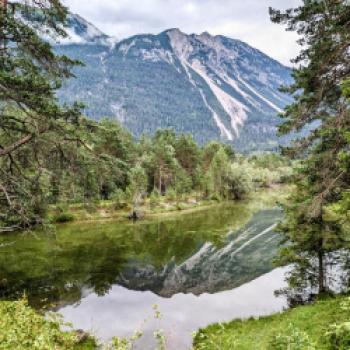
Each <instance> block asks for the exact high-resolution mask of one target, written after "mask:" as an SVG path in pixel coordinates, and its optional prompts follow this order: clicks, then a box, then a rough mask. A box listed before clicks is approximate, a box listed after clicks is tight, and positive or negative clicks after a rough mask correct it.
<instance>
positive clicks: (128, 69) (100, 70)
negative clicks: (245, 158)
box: [55, 16, 292, 150]
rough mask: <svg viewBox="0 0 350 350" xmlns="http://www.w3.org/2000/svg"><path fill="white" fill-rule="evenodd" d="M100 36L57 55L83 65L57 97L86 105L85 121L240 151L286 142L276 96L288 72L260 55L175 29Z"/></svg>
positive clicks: (281, 101) (235, 43)
mask: <svg viewBox="0 0 350 350" xmlns="http://www.w3.org/2000/svg"><path fill="white" fill-rule="evenodd" d="M75 18H76V19H77V20H78V22H79V21H82V20H83V19H82V18H81V17H79V16H78V17H75ZM75 23H76V21H75ZM86 23H88V22H86ZM86 23H85V26H87V31H89V29H90V28H89V26H88V25H86ZM76 28H84V25H80V26H79V25H76V27H75V28H74V29H75V33H76V32H77V31H76ZM100 33H102V32H100ZM102 34H103V33H102ZM81 35H83V36H84V33H81ZM103 35H104V36H103V37H101V36H100V37H98V38H96V37H93V39H92V40H91V41H88V40H86V35H85V37H84V38H85V39H84V40H81V42H72V43H65V44H64V45H56V47H55V48H56V50H57V51H58V52H59V53H64V54H67V55H68V56H71V57H74V58H77V59H80V60H82V61H85V64H86V66H85V68H84V69H80V68H78V69H77V70H76V76H77V77H78V78H77V79H75V81H73V80H71V81H68V82H67V83H65V85H64V88H63V89H62V91H60V93H59V97H60V98H61V99H62V100H63V101H66V102H70V101H72V100H73V97H74V98H76V99H78V100H81V101H83V102H85V103H87V104H88V108H87V109H86V110H85V113H86V114H87V115H88V116H89V117H91V118H94V119H99V118H101V117H103V116H106V117H110V118H115V119H117V120H119V121H120V122H121V123H122V124H123V125H125V126H126V127H127V128H128V129H130V131H131V132H132V133H133V134H134V135H135V137H139V136H140V135H141V134H143V133H146V134H147V133H148V134H150V133H153V132H154V131H155V130H157V129H158V128H173V129H175V131H177V132H190V133H192V134H193V135H194V137H195V139H196V140H197V141H199V142H201V143H204V142H208V141H209V140H212V139H217V140H221V141H223V142H228V143H232V144H234V145H235V146H236V147H237V148H239V149H241V150H254V149H255V150H258V149H276V148H277V147H278V145H279V144H280V143H284V142H286V140H285V139H278V138H277V136H276V126H277V124H278V123H279V117H278V113H281V112H282V110H283V108H284V106H285V105H286V104H288V103H289V102H290V101H291V99H290V97H288V96H287V95H285V94H283V93H281V92H280V91H279V87H280V86H281V85H288V84H290V83H291V82H292V80H291V76H290V72H291V70H290V68H288V67H286V66H284V65H282V64H281V63H279V62H278V61H276V60H274V59H272V58H270V57H269V56H267V55H266V54H264V53H263V52H261V51H260V50H258V49H255V48H253V47H251V46H249V45H248V44H246V43H244V42H242V41H240V40H237V39H231V38H227V37H225V36H222V35H215V36H212V35H210V34H209V33H208V32H203V33H201V34H185V33H183V32H182V31H181V30H180V29H178V28H170V29H167V30H165V31H162V32H161V33H159V34H138V35H134V36H131V37H129V38H126V39H123V40H120V41H116V40H115V39H113V38H111V37H108V36H106V35H105V34H103Z"/></svg>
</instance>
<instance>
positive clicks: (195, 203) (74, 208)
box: [49, 185, 290, 223]
mask: <svg viewBox="0 0 350 350" xmlns="http://www.w3.org/2000/svg"><path fill="white" fill-rule="evenodd" d="M289 192H290V186H288V185H279V186H274V187H272V188H265V189H260V190H257V191H255V192H252V193H250V194H249V195H248V196H247V198H246V199H244V200H243V201H250V200H252V199H256V198H257V197H259V200H260V201H261V203H264V204H266V205H267V206H270V205H271V204H272V205H273V204H274V203H276V202H281V201H282V200H283V199H284V198H285V197H286V196H287V195H288V193H289ZM237 202H242V200H239V201H237ZM221 203H225V201H219V200H212V199H201V198H200V197H199V196H197V195H196V194H191V195H187V196H183V197H182V198H181V199H180V200H176V201H175V200H171V199H169V198H168V197H166V196H161V197H159V199H158V201H157V202H156V203H154V202H153V203H152V201H151V199H150V198H147V199H145V200H144V201H143V202H142V203H141V205H140V206H139V207H138V211H139V212H140V213H142V215H143V218H144V219H147V218H153V217H162V216H167V215H171V216H172V215H176V214H183V213H190V212H193V211H197V210H202V209H206V208H210V207H211V206H216V205H219V204H221ZM131 210H132V207H131V206H130V205H129V204H128V203H123V204H122V205H121V204H120V203H115V202H113V201H107V200H106V201H99V202H96V203H94V204H92V203H89V204H84V203H78V204H70V205H66V204H61V205H53V206H51V207H50V210H49V218H50V220H51V222H53V223H63V222H73V221H76V222H82V221H98V220H118V219H119V220H123V219H126V218H127V217H128V215H129V214H130V212H131Z"/></svg>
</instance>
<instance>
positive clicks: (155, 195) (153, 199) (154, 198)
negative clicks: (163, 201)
mask: <svg viewBox="0 0 350 350" xmlns="http://www.w3.org/2000/svg"><path fill="white" fill-rule="evenodd" d="M159 202H160V194H159V192H158V191H157V190H153V191H152V193H151V195H150V196H149V205H150V207H151V208H152V209H153V208H155V207H156V206H157V205H158V204H159Z"/></svg>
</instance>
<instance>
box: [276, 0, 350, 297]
mask: <svg viewBox="0 0 350 350" xmlns="http://www.w3.org/2000/svg"><path fill="white" fill-rule="evenodd" d="M270 14H271V18H272V21H274V22H276V23H282V24H286V25H287V30H290V31H296V32H297V33H298V34H299V35H300V40H299V44H300V45H301V46H302V50H301V52H300V54H299V56H298V57H297V58H296V59H295V60H294V61H293V62H294V64H295V66H296V67H297V68H295V69H294V71H293V77H294V80H295V82H294V84H293V85H292V86H290V87H287V88H284V91H286V92H289V93H291V94H292V95H293V96H294V103H292V104H291V105H290V106H288V107H287V108H286V109H285V113H284V115H283V116H282V117H283V119H284V122H283V123H282V125H281V126H280V132H281V133H282V134H285V133H290V132H293V131H300V130H302V129H304V130H305V128H306V127H308V126H310V125H311V126H312V131H311V132H309V133H308V135H307V136H306V137H303V138H300V139H299V140H298V141H296V142H295V143H294V144H293V145H292V146H291V147H288V148H286V149H284V153H285V154H287V155H289V156H290V157H291V158H296V157H298V158H301V165H300V167H299V168H298V169H297V171H296V174H295V177H294V180H295V186H296V189H295V191H293V194H292V196H291V198H290V200H289V201H288V203H289V204H288V205H287V206H286V207H285V214H286V219H285V221H284V222H283V224H282V225H281V226H280V230H281V231H282V233H283V234H284V237H285V240H286V241H287V242H288V245H287V246H286V248H284V249H282V250H281V254H280V262H283V263H291V264H293V266H294V270H293V271H292V273H291V275H290V276H289V282H290V286H291V287H293V288H296V290H298V289H299V290H304V289H305V288H309V287H318V292H319V293H323V292H325V291H327V289H328V285H327V281H328V278H327V277H328V276H327V264H328V263H329V262H330V261H331V260H332V259H334V258H335V255H336V254H335V252H337V251H338V250H339V249H340V248H347V247H348V239H349V233H347V232H344V230H343V229H342V225H341V224H340V222H339V220H337V219H334V216H332V215H329V210H330V207H331V206H332V205H334V204H335V203H337V202H339V201H340V200H341V198H342V194H343V193H344V192H345V191H346V190H347V189H349V185H350V176H349V175H350V173H349V168H348V169H346V167H344V165H343V159H344V157H345V156H346V155H348V154H349V146H350V145H349V141H350V140H349V132H350V114H349V102H348V101H346V98H345V97H344V94H343V92H342V84H343V81H344V80H346V79H347V78H349V75H350V4H349V2H348V1H344V0H322V1H320V0H304V1H303V4H302V5H301V6H299V7H297V8H293V9H289V10H287V11H285V12H281V11H278V10H272V9H270Z"/></svg>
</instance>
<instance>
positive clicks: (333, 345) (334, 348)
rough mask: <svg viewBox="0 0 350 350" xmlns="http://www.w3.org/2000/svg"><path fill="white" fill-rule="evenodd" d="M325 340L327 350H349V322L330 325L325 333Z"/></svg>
mask: <svg viewBox="0 0 350 350" xmlns="http://www.w3.org/2000/svg"><path fill="white" fill-rule="evenodd" d="M326 339H327V348H328V349H329V350H349V349H350V322H344V323H341V324H335V325H332V326H331V327H330V330H329V331H328V332H327V333H326Z"/></svg>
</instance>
